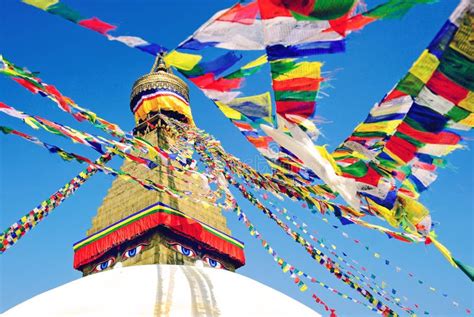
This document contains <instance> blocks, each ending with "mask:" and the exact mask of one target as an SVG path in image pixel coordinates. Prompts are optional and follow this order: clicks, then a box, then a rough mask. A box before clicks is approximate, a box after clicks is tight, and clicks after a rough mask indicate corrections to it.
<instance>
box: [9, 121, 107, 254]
mask: <svg viewBox="0 0 474 317" xmlns="http://www.w3.org/2000/svg"><path fill="white" fill-rule="evenodd" d="M0 131H2V132H3V133H4V134H9V133H12V134H16V135H18V136H21V137H23V138H25V139H28V140H29V141H32V142H34V143H35V144H38V145H40V143H39V142H40V141H39V140H38V139H36V138H34V137H31V136H28V135H26V134H23V133H21V132H19V131H16V130H13V129H10V128H7V127H3V126H0ZM43 145H44V147H46V149H47V150H48V151H50V152H52V153H57V154H58V155H60V156H61V158H62V159H64V160H70V159H71V157H74V158H76V159H79V158H77V156H76V155H75V154H74V155H71V154H69V153H67V152H65V151H62V150H61V149H59V148H58V147H56V146H50V145H47V144H46V143H44V144H43ZM113 155H114V154H113V153H106V154H103V155H102V156H100V157H99V158H98V159H97V160H96V161H95V162H92V163H91V164H90V165H89V166H88V167H87V168H86V169H85V170H83V171H82V172H80V173H79V174H78V175H77V176H75V177H74V178H73V179H71V180H70V181H69V182H68V183H66V184H65V185H64V186H63V187H61V188H60V189H58V190H57V191H56V192H55V193H53V194H52V195H51V196H49V198H48V199H46V200H44V201H42V202H41V203H40V204H39V205H38V206H37V207H35V208H34V209H32V210H31V211H30V212H28V213H27V214H26V215H24V216H23V217H21V218H20V219H19V220H18V221H17V222H15V223H13V224H12V225H11V226H9V227H8V228H7V229H5V230H4V231H3V232H2V233H1V234H0V254H2V253H3V252H5V251H6V250H7V249H8V248H10V247H11V246H13V245H14V244H15V243H17V242H18V240H19V239H20V238H21V237H23V236H24V235H25V234H26V233H27V232H29V231H30V230H31V229H33V228H34V227H35V226H36V225H37V224H38V223H39V222H40V221H41V220H43V219H44V218H45V217H46V216H48V215H49V214H50V213H51V212H52V211H53V210H54V209H55V208H57V207H59V205H61V203H62V202H63V201H64V200H66V198H68V197H69V196H71V195H72V194H74V193H75V192H76V191H77V190H78V189H79V187H81V186H82V184H84V183H85V182H86V181H87V180H88V179H89V178H90V177H91V176H93V175H94V174H95V173H97V171H98V169H97V168H96V165H97V164H105V163H106V162H108V161H109V160H110V159H111V158H112V157H113ZM82 161H84V162H86V161H87V160H84V159H82V158H81V161H80V162H82Z"/></svg>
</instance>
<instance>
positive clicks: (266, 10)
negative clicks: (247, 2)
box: [258, 0, 292, 19]
mask: <svg viewBox="0 0 474 317" xmlns="http://www.w3.org/2000/svg"><path fill="white" fill-rule="evenodd" d="M275 2H276V1H274V0H258V5H259V6H260V16H261V17H262V19H272V18H276V17H291V16H292V15H291V12H290V10H288V9H287V8H285V7H284V6H283V5H281V4H280V5H278V4H276V3H275Z"/></svg>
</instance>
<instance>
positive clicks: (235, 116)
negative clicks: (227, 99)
mask: <svg viewBox="0 0 474 317" xmlns="http://www.w3.org/2000/svg"><path fill="white" fill-rule="evenodd" d="M216 105H217V106H218V107H219V109H220V110H221V111H222V113H223V114H224V115H225V116H226V117H227V118H229V119H231V120H241V119H242V115H241V114H240V112H238V111H236V110H234V109H232V108H230V107H228V106H226V105H225V104H223V103H222V102H219V101H216Z"/></svg>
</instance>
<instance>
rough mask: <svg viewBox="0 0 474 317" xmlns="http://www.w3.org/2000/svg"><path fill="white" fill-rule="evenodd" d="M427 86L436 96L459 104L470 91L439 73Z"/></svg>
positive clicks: (435, 74) (436, 73)
mask: <svg viewBox="0 0 474 317" xmlns="http://www.w3.org/2000/svg"><path fill="white" fill-rule="evenodd" d="M426 86H427V87H428V88H429V89H430V90H431V91H432V92H434V93H435V94H437V95H439V96H441V97H443V98H445V99H447V100H449V101H451V102H453V103H455V104H458V103H459V102H460V101H461V100H463V99H464V98H466V96H467V94H468V93H469V90H468V89H466V88H464V87H463V86H460V85H458V84H456V83H455V82H453V81H452V80H451V79H449V78H448V77H446V76H445V75H444V74H442V73H441V72H439V71H436V72H435V73H434V74H433V76H431V78H430V80H429V81H428V83H427V84H426Z"/></svg>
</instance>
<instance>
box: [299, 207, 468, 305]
mask: <svg viewBox="0 0 474 317" xmlns="http://www.w3.org/2000/svg"><path fill="white" fill-rule="evenodd" d="M292 217H295V218H296V216H294V215H292ZM322 220H323V221H324V222H325V223H327V224H328V225H329V226H330V227H331V228H332V229H333V230H337V231H338V232H340V234H341V235H342V236H343V237H344V238H345V239H348V240H350V241H352V242H353V243H354V244H356V245H358V246H360V247H362V249H363V250H365V251H366V252H369V253H370V255H372V256H373V257H374V258H375V259H378V260H381V261H382V262H383V263H384V264H385V265H386V266H390V267H392V268H393V270H394V271H395V272H396V273H400V272H402V271H406V272H408V273H407V274H406V276H407V277H408V278H410V279H411V280H416V281H417V283H416V284H418V285H427V290H429V291H430V293H438V294H439V295H441V296H443V297H444V298H448V297H449V295H448V294H447V293H446V292H443V291H442V290H441V289H439V288H437V287H436V288H435V287H433V286H430V285H431V283H430V282H428V281H425V280H421V279H419V278H417V277H416V276H415V274H414V273H412V272H410V271H408V270H405V269H403V268H401V267H400V266H398V265H395V264H394V262H393V261H392V260H391V259H389V258H387V257H385V256H382V255H381V252H379V251H373V247H372V246H369V245H365V244H364V243H363V242H362V241H361V240H360V239H355V238H353V237H350V236H349V234H348V233H346V232H345V231H340V229H339V226H337V225H332V224H330V223H329V221H328V219H327V218H322ZM303 226H304V224H303ZM343 255H344V256H345V257H348V256H349V255H348V254H347V252H345V251H344V252H343ZM352 261H354V260H352ZM454 261H456V260H454ZM457 264H458V265H459V264H461V265H462V263H457ZM460 268H461V266H460ZM451 301H455V302H459V301H458V300H455V299H451ZM454 306H455V307H457V306H456V305H454ZM466 311H469V308H466Z"/></svg>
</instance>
